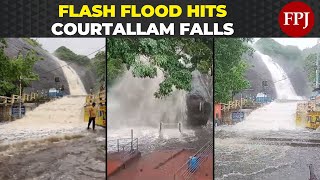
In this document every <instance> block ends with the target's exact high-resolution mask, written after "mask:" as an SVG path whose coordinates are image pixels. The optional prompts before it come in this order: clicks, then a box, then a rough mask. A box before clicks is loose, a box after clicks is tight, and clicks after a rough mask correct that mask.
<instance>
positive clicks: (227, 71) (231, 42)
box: [214, 38, 250, 103]
mask: <svg viewBox="0 0 320 180" xmlns="http://www.w3.org/2000/svg"><path fill="white" fill-rule="evenodd" d="M248 40H250V39H241V38H216V39H215V41H214V64H215V69H214V70H215V71H214V74H215V76H214V100H215V102H224V103H225V102H227V101H229V100H231V99H232V96H233V93H235V92H240V91H241V90H243V89H246V88H248V87H249V82H248V81H247V80H246V79H245V72H246V70H247V68H248V66H247V64H246V62H245V61H243V59H242V57H243V54H244V53H247V52H249V50H250V48H249V47H248V46H247V45H246V42H247V41H248Z"/></svg>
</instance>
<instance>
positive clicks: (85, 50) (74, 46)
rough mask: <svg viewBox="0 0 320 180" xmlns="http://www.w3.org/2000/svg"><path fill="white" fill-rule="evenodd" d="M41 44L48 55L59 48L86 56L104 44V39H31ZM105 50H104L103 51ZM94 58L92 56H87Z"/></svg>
mask: <svg viewBox="0 0 320 180" xmlns="http://www.w3.org/2000/svg"><path fill="white" fill-rule="evenodd" d="M33 39H37V41H38V42H39V43H40V44H42V47H43V48H44V49H46V50H48V51H49V52H50V53H52V52H54V51H55V50H56V49H57V48H59V47H60V46H65V47H67V48H69V49H71V50H72V51H73V52H75V53H76V54H80V55H88V54H90V53H92V52H94V51H96V50H98V49H100V48H102V47H103V46H105V44H106V39H105V38H33ZM104 50H105V49H104ZM89 57H90V58H92V57H94V54H93V55H91V56H89Z"/></svg>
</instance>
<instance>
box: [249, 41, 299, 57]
mask: <svg viewBox="0 0 320 180" xmlns="http://www.w3.org/2000/svg"><path fill="white" fill-rule="evenodd" d="M255 47H256V48H257V49H258V50H259V51H261V52H262V53H263V54H266V55H269V56H271V57H280V58H283V59H285V60H289V61H297V60H301V59H302V51H301V50H300V49H299V48H298V47H296V46H284V45H282V44H280V43H278V42H277V41H275V40H273V39H271V38H261V39H259V40H258V41H257V42H256V43H255Z"/></svg>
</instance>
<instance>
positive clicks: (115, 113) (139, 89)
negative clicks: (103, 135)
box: [107, 70, 186, 129]
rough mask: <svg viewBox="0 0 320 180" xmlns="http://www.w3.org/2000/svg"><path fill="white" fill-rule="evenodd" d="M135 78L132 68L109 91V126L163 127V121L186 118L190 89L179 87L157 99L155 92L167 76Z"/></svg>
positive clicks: (115, 127) (114, 127)
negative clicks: (187, 95) (180, 88)
mask: <svg viewBox="0 0 320 180" xmlns="http://www.w3.org/2000/svg"><path fill="white" fill-rule="evenodd" d="M157 73H158V76H157V77H155V78H153V79H150V78H143V79H142V78H135V77H133V75H132V73H131V71H127V72H125V74H124V75H123V77H121V79H120V80H119V81H118V82H117V83H116V84H115V85H113V87H112V88H111V89H110V90H109V92H108V105H109V106H108V111H107V113H108V121H107V127H108V128H110V129H117V128H123V127H132V126H146V127H153V128H159V126H160V122H161V121H162V122H166V123H178V122H179V121H182V120H183V119H185V117H184V116H185V110H186V101H185V98H186V93H185V92H184V91H179V90H175V91H174V92H173V94H172V95H170V96H168V97H165V98H162V99H157V98H155V96H154V93H155V92H156V91H157V90H158V88H159V84H160V83H161V82H162V81H163V79H164V77H163V74H162V72H161V71H160V70H158V72H157Z"/></svg>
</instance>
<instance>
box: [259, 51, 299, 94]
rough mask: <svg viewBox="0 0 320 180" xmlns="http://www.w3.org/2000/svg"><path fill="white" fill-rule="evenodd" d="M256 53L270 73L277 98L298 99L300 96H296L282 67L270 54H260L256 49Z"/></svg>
mask: <svg viewBox="0 0 320 180" xmlns="http://www.w3.org/2000/svg"><path fill="white" fill-rule="evenodd" d="M256 53H257V54H258V55H259V56H260V57H261V59H262V61H263V63H264V64H265V65H266V67H267V68H268V70H269V72H270V74H271V77H272V80H273V83H274V86H275V89H276V92H277V99H288V100H300V99H301V97H299V96H297V94H296V92H295V90H294V88H293V86H292V84H291V81H290V79H289V77H288V76H287V74H286V72H285V71H284V70H283V69H282V67H281V66H280V65H279V64H278V63H276V62H275V61H274V60H273V59H272V58H271V57H270V56H268V55H265V54H262V53H260V52H259V51H256Z"/></svg>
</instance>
